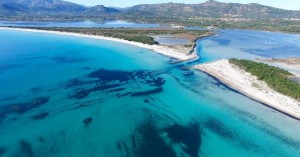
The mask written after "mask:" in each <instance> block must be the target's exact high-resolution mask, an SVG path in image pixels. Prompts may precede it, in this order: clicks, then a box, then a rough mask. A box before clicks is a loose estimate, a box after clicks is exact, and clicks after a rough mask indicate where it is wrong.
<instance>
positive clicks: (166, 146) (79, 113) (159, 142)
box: [0, 30, 300, 157]
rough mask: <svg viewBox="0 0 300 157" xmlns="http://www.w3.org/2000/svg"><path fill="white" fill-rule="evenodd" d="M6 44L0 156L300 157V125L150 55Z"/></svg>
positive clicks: (14, 37) (1, 60) (69, 43)
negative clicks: (185, 73)
mask: <svg viewBox="0 0 300 157" xmlns="http://www.w3.org/2000/svg"><path fill="white" fill-rule="evenodd" d="M27 39H30V40H27ZM0 43H1V44H0V82H1V83H2V84H1V88H0V118H1V119H0V120H1V121H0V136H1V140H0V156H8V157H10V156H37V157H39V156H56V157H57V156H58V157H60V156H61V157H65V156H73V157H76V156H78V157H81V156H106V157H115V156H122V157H123V156H126V157H148V156H149V157H153V156H164V157H175V156H190V157H195V156H204V157H214V156H216V157H220V156H224V157H227V156H278V157H279V156H280V157H281V156H291V157H293V156H295V157H296V156H299V154H300V135H299V131H300V125H299V121H296V120H294V119H292V118H289V117H287V116H285V115H282V114H281V113H278V112H276V111H274V110H272V109H270V108H267V107H265V106H263V105H262V104H260V103H257V102H255V101H253V100H251V99H249V98H247V97H245V96H243V95H241V94H239V93H236V92H234V91H232V90H231V89H229V88H228V87H226V86H225V85H223V84H221V83H220V82H218V81H217V80H215V79H214V78H212V77H210V76H208V75H206V74H204V73H201V72H195V75H193V76H184V75H183V73H184V71H183V70H182V69H181V68H180V66H181V65H169V64H167V62H168V61H169V59H168V58H166V57H163V56H160V55H158V54H156V53H153V52H150V51H149V50H146V49H143V48H138V47H134V46H130V45H126V44H121V43H115V42H110V41H104V40H96V39H88V38H80V37H72V36H58V35H53V34H47V33H32V32H20V31H3V30H1V31H0Z"/></svg>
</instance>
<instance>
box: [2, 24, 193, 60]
mask: <svg viewBox="0 0 300 157" xmlns="http://www.w3.org/2000/svg"><path fill="white" fill-rule="evenodd" d="M0 29H2V30H19V31H28V32H40V33H51V34H59V35H70V36H77V37H85V38H93V39H100V40H110V41H114V42H121V43H125V44H130V45H134V46H138V47H142V48H146V49H149V50H152V51H154V52H157V53H159V54H161V55H164V56H167V57H170V58H175V59H177V60H180V61H186V60H191V59H195V58H197V57H198V56H197V54H196V53H192V54H187V53H188V52H181V51H180V50H178V49H172V48H169V47H167V46H163V45H148V44H143V43H139V42H134V41H128V40H123V39H118V38H112V37H105V36H96V35H87V34H79V33H70V32H58V31H48V30H47V31H46V30H36V29H26V28H9V27H0Z"/></svg>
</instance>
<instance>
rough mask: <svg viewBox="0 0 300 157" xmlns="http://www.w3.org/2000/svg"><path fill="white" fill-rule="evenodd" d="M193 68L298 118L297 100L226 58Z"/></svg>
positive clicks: (270, 106)
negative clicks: (272, 87) (269, 85)
mask: <svg viewBox="0 0 300 157" xmlns="http://www.w3.org/2000/svg"><path fill="white" fill-rule="evenodd" d="M193 68H195V69H197V70H200V71H202V72H205V73H207V74H209V75H211V76H212V77H214V78H216V79H218V80H219V81H220V82H222V83H224V84H225V85H227V86H228V87H229V88H232V89H233V90H234V91H236V92H238V93H241V94H242V95H245V96H247V97H249V98H250V99H252V100H255V101H257V102H260V103H262V104H263V105H265V106H267V107H269V108H272V109H274V110H276V111H278V112H280V113H282V114H284V115H287V116H289V117H291V118H294V119H296V120H300V102H299V101H297V100H295V99H293V98H291V97H288V96H285V95H282V94H280V93H278V92H276V91H274V90H273V89H271V88H270V87H268V86H267V84H266V83H265V82H264V81H260V80H257V79H256V77H255V76H252V75H251V74H250V73H248V72H246V71H244V70H242V69H240V68H239V67H237V66H235V65H232V64H230V63H229V62H228V60H225V59H222V60H218V61H214V62H210V63H204V64H199V65H196V66H194V67H193Z"/></svg>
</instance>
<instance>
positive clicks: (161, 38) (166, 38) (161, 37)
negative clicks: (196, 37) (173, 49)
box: [153, 35, 190, 45]
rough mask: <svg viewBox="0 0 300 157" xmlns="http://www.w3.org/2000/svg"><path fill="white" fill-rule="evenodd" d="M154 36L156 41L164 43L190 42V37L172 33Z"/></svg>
mask: <svg viewBox="0 0 300 157" xmlns="http://www.w3.org/2000/svg"><path fill="white" fill-rule="evenodd" d="M153 37H154V40H155V41H157V42H158V43H159V44H162V45H184V44H189V43H190V40H189V39H186V38H178V37H174V36H172V35H157V36H153Z"/></svg>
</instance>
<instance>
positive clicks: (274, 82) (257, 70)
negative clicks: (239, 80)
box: [229, 59, 300, 100]
mask: <svg viewBox="0 0 300 157" xmlns="http://www.w3.org/2000/svg"><path fill="white" fill-rule="evenodd" d="M229 62H230V63H232V64H235V65H237V66H239V67H240V68H242V69H244V70H246V71H247V72H249V73H251V74H252V75H254V76H256V77H257V78H258V79H259V80H263V81H265V82H266V83H267V84H268V85H269V86H270V87H271V88H273V89H274V90H276V91H278V92H280V93H282V94H284V95H287V96H290V97H292V98H295V99H297V100H300V84H299V83H297V82H295V81H292V80H290V79H289V78H288V77H289V76H291V75H292V74H291V73H289V72H288V71H286V70H283V69H280V68H277V67H273V66H269V65H267V64H264V63H258V62H254V61H249V60H238V59H230V60H229Z"/></svg>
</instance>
